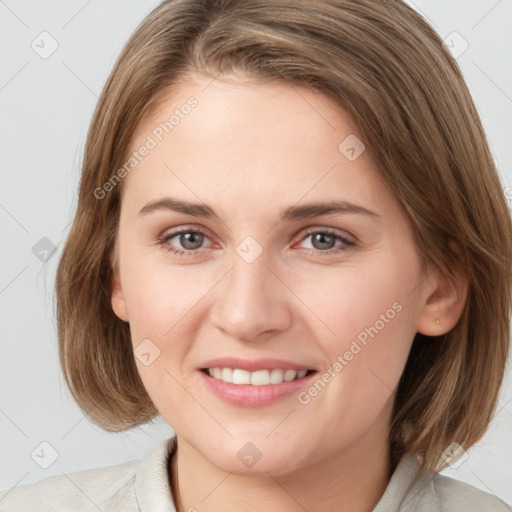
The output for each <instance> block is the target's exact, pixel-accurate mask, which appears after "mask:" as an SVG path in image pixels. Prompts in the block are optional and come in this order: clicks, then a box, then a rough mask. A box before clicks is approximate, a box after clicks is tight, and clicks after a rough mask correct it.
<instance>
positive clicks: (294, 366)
mask: <svg viewBox="0 0 512 512" xmlns="http://www.w3.org/2000/svg"><path fill="white" fill-rule="evenodd" d="M205 368H240V369H241V370H247V371H249V372H256V371H258V370H273V369H274V368H281V369H283V370H297V371H298V370H313V369H314V368H312V367H311V366H307V365H304V364H300V363H293V362H292V361H285V360H284V359H270V358H263V359H242V358H239V357H217V358H215V359H209V360H208V361H205V362H204V363H203V364H202V365H201V366H200V368H199V369H205Z"/></svg>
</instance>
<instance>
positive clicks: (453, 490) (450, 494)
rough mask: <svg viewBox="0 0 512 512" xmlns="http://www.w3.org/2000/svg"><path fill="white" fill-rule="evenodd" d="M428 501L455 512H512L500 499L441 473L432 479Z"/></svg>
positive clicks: (427, 496)
mask: <svg viewBox="0 0 512 512" xmlns="http://www.w3.org/2000/svg"><path fill="white" fill-rule="evenodd" d="M426 501H427V502H428V501H429V502H432V503H439V505H441V504H442V509H440V510H446V511H454V512H458V511H461V512H462V511H463V512H486V511H489V512H491V511H492V512H511V511H512V507H511V506H510V505H507V503H505V502H504V501H502V500H500V499H499V498H498V497H496V496H494V495H492V494H490V493H487V492H484V491H482V490H480V489H477V488H476V487H473V486H472V485H469V484H467V483H465V482H461V481H459V480H456V479H454V478H451V477H448V476H445V475H440V474H439V473H436V474H434V475H433V477H432V482H431V485H430V486H429V488H428V492H427V493H426Z"/></svg>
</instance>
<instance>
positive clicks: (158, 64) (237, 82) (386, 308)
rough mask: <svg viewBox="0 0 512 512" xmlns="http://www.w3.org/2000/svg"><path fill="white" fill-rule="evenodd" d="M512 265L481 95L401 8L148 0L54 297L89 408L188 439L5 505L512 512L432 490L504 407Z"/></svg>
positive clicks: (52, 482) (99, 115)
mask: <svg viewBox="0 0 512 512" xmlns="http://www.w3.org/2000/svg"><path fill="white" fill-rule="evenodd" d="M511 261H512V226H511V219H510V214H509V211H508V208H507V204H506V200H505V197H504V195H503V192H502V189H501V184H500V181H499V177H498V175H497V172H496V169H495V167H494V163H493V160H492V157H491V155H490V152H489V148H488V145H487V142H486V138H485V134H484V132H483V130H482V126H481V123H480V121H479V118H478V115H477V112H476V109H475V107H474V104H473V102H472V100H471V96H470V94H469V92H468V90H467V88H466V86H465V84H464V81H463V78H462V76H461V73H460V71H459V68H458V66H457V64H456V63H455V61H454V60H453V58H452V57H451V56H450V54H449V52H448V50H447V49H446V48H444V47H443V44H442V41H441V40H440V39H439V37H438V36H437V35H436V33H435V32H434V31H433V30H432V29H431V28H430V27H429V26H428V25H427V24H426V22H425V21H424V20H423V19H422V18H421V17H420V16H419V15H418V14H417V13H416V12H414V11H413V10H412V9H410V8H409V7H407V6H406V5H405V4H403V3H402V2H399V1H397V0H393V1H391V0H389V1H382V2H374V1H369V0H357V1H344V0H336V1H335V0H324V1H321V2H320V1H312V0H311V1H302V2H296V1H293V2H292V1H257V0H247V1H243V2H240V1H232V0H231V1H230V0H219V1H215V2H204V1H198V0H179V1H177V0H171V1H166V2H163V3H162V4H161V5H160V6H158V7H157V8H156V9H155V10H154V11H153V12H152V13H151V14H150V15H149V16H148V17H147V18H146V19H145V20H144V21H143V23H142V24H141V25H140V26H139V28H138V29H137V30H136V32H135V33H134V34H133V36H132V37H131V39H130V41H129V42H128V43H127V45H126V47H125V48H124V50H123V52H122V54H121V56H120V57H119V59H118V61H117V63H116V65H115V66H114V69H113V71H112V73H111V75H110V78H109V80H108V82H107V84H106V86H105V88H104V91H103V93H102V96H101V97H100V100H99V102H98V106H97V109H96V112H95V115H94V118H93V120H92V123H91V127H90V130H89V135H88V140H87V144H86V149H85V158H84V163H83V169H82V180H81V183H80V193H79V202H78V206H77V213H76V216H75V220H74V223H73V226H72V228H71V231H70V234H69V237H68V239H67V243H66V246H65V248H64V251H63V255H62V258H61V261H60V264H59V269H58V275H57V285H56V290H57V298H58V326H59V342H60V355H61V364H62V367H63V371H64V374H65V377H66V380H67V382H68V385H69V387H70V390H71V392H72V393H73V396H74V397H75V399H76V401H77V403H78V404H79V405H80V406H81V407H82V409H83V410H84V411H87V412H88V414H89V416H90V417H91V418H92V419H93V420H94V421H95V422H97V423H98V424H99V425H101V426H102V427H103V428H105V429H107V430H110V431H121V430H125V429H128V428H130V427H134V426H137V425H141V424H143V423H145V422H147V421H150V420H151V419H152V418H154V417H155V416H156V415H158V414H161V415H162V416H163V417H164V418H165V420H166V421H167V422H168V423H169V425H170V426H171V427H172V428H173V430H174V431H175V432H176V435H175V436H174V437H172V438H171V439H169V440H167V441H166V442H164V443H162V444H161V446H159V447H158V448H157V449H155V450H154V451H153V452H151V453H150V454H148V456H147V457H146V458H144V459H143V461H141V462H140V463H139V462H138V461H133V462H128V463H125V464H120V465H118V466H112V467H110V468H99V469H94V470H88V471H84V472H77V473H74V474H71V475H69V476H62V477H52V478H49V479H46V480H43V481H41V482H39V483H37V484H32V485H28V486H20V487H17V488H15V489H13V490H11V491H10V492H9V494H8V495H5V494H4V497H2V496H0V498H2V501H0V506H3V507H4V508H3V509H2V510H21V509H25V508H26V507H28V509H29V508H30V507H32V508H36V507H40V508H41V509H47V508H48V507H49V506H53V507H54V509H55V510H69V509H73V510H89V509H91V510H96V509H98V508H99V509H100V510H123V511H126V510H148V511H149V510H171V511H178V512H184V511H192V510H197V511H200V512H201V511H216V510H235V509H236V510H240V509H242V510H261V508H262V507H265V508H268V509H271V510H276V511H291V510H308V511H314V510H336V511H340V510H341V511H351V512H363V511H375V512H384V511H391V510H411V511H412V510H415V511H427V510H428V511H431V510H441V508H442V509H443V510H450V511H458V510H464V511H471V510H474V511H476V510H478V511H480V510H493V511H501V510H510V507H509V506H508V505H507V504H505V503H504V502H503V501H502V500H500V499H499V498H497V497H495V496H492V495H490V494H487V493H484V492H482V491H479V490H477V489H475V488H473V487H471V486H469V485H467V484H463V483H461V482H458V481H455V480H452V479H450V478H448V477H445V476H441V475H439V474H438V471H439V470H441V469H443V468H444V467H446V465H447V464H452V463H453V462H454V461H455V460H456V459H457V458H460V457H463V456H464V454H465V451H466V450H468V449H469V448H470V447H471V446H472V445H474V444H475V442H477V441H478V440H479V439H480V438H481V437H482V435H483V434H484V432H485V431H486V428H487V426H488V424H489V422H490V419H491V417H492V413H493V411H494V409H495V406H496V402H497V396H498V392H499V389H500V385H501V382H502V379H503V373H504V368H505V364H506V359H507V354H508V347H509V320H510V316H509V315H510V290H511V286H512V282H511V275H512V273H511ZM23 507H25V508H23Z"/></svg>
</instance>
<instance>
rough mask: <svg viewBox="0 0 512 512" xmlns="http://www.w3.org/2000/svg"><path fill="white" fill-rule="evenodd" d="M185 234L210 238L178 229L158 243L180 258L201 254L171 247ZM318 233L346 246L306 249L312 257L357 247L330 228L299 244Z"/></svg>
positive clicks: (203, 233)
mask: <svg viewBox="0 0 512 512" xmlns="http://www.w3.org/2000/svg"><path fill="white" fill-rule="evenodd" d="M183 233H194V234H200V235H203V236H205V237H206V238H208V235H207V234H206V233H205V232H204V231H202V230H201V229H188V228H184V229H178V230H176V231H173V232H171V233H168V234H164V235H163V236H161V237H160V238H159V239H158V240H159V242H158V243H159V245H161V246H162V247H164V248H165V249H166V250H167V251H169V252H172V253H173V254H176V255H178V256H195V255H197V254H198V253H201V252H202V251H201V250H200V249H197V250H186V249H176V248H175V247H172V246H170V245H169V244H168V242H169V240H171V239H172V238H174V237H175V236H177V235H181V234H183ZM316 233H321V234H323V235H329V236H332V237H334V238H335V239H337V240H339V241H341V242H342V243H343V244H344V245H345V247H343V246H338V247H337V248H336V247H333V248H331V249H327V250H325V251H320V250H318V249H306V250H308V251H310V254H312V255H315V256H316V255H322V256H323V255H326V254H327V255H332V254H334V253H338V252H342V251H348V250H350V249H353V248H355V247H357V244H356V242H354V241H352V240H349V239H348V238H346V237H344V236H341V235H339V234H338V233H336V232H335V231H333V230H332V229H329V228H325V229H310V230H308V231H307V232H306V233H305V234H304V236H303V237H302V238H301V239H300V241H299V242H303V241H304V240H305V239H306V238H308V236H310V235H313V234H316Z"/></svg>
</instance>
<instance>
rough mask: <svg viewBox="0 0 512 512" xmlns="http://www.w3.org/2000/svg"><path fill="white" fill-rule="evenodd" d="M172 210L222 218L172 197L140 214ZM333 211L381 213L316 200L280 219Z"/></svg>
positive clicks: (286, 212)
mask: <svg viewBox="0 0 512 512" xmlns="http://www.w3.org/2000/svg"><path fill="white" fill-rule="evenodd" d="M161 210H171V211H175V212H179V213H184V214H186V215H191V216H192V217H203V218H211V219H217V220H219V221H220V220H221V219H220V217H219V216H218V215H217V214H216V213H215V212H214V211H213V209H212V208H210V207H209V206H208V205H206V204H201V203H191V202H189V201H181V200H178V199H175V198H172V197H165V198H163V199H157V200H155V201H151V202H149V203H148V204H146V205H145V206H144V207H143V208H141V210H140V212H139V215H146V214H148V213H151V212H154V211H161ZM333 213H358V214H364V215H367V216H370V217H373V218H376V219H378V218H380V215H378V214H377V213H375V212H373V211H372V210H368V209H367V208H365V207H364V206H361V205H358V204H355V203H351V202H349V201H344V200H343V201H328V202H314V203H308V204H304V205H300V206H297V205H295V206H289V207H288V208H285V209H284V210H282V211H281V212H280V220H289V221H291V220H301V219H309V218H313V217H319V216H321V215H329V214H333Z"/></svg>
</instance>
